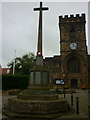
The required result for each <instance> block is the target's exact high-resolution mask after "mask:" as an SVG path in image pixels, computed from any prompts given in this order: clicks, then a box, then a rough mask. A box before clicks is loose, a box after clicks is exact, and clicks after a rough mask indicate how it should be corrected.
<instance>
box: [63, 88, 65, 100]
mask: <svg viewBox="0 0 90 120" xmlns="http://www.w3.org/2000/svg"><path fill="white" fill-rule="evenodd" d="M63 95H64V98H65V97H66V94H65V88H63Z"/></svg>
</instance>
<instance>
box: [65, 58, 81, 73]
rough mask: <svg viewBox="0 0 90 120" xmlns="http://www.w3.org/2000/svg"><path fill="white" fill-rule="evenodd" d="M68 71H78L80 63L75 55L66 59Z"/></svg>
mask: <svg viewBox="0 0 90 120" xmlns="http://www.w3.org/2000/svg"><path fill="white" fill-rule="evenodd" d="M67 68H68V69H67V70H68V72H70V73H78V72H80V63H79V60H78V59H77V58H76V57H73V58H71V59H70V60H69V61H68V67H67Z"/></svg>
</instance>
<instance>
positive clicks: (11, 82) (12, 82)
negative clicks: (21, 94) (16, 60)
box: [2, 75, 29, 90]
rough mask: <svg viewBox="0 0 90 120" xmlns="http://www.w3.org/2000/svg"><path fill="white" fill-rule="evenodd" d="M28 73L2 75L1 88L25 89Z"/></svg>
mask: <svg viewBox="0 0 90 120" xmlns="http://www.w3.org/2000/svg"><path fill="white" fill-rule="evenodd" d="M28 83H29V75H2V89H3V90H8V89H26V88H27V87H28Z"/></svg>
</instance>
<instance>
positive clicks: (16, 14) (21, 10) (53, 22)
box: [0, 2, 90, 67]
mask: <svg viewBox="0 0 90 120" xmlns="http://www.w3.org/2000/svg"><path fill="white" fill-rule="evenodd" d="M38 6H39V2H3V3H2V66H3V67H6V66H7V64H8V63H9V62H10V61H12V60H13V58H14V51H15V50H16V56H17V57H19V56H20V57H21V56H22V55H24V54H26V53H29V52H33V53H34V54H36V50H37V38H38V12H35V11H33V8H35V7H38ZM43 6H47V7H49V10H48V11H46V12H43V55H44V57H47V56H54V55H60V31H59V26H58V22H59V18H58V17H59V16H60V15H63V16H64V15H70V14H81V13H86V29H87V28H88V27H87V23H88V2H44V3H43ZM87 32H88V31H87ZM86 34H87V33H86ZM87 40H88V37H87ZM87 44H88V42H87ZM89 53H90V51H89ZM0 54H1V52H0ZM0 62H1V59H0Z"/></svg>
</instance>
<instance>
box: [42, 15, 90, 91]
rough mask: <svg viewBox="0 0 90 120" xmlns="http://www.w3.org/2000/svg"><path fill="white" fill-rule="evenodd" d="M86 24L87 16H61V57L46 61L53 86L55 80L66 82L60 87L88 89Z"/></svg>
mask: <svg viewBox="0 0 90 120" xmlns="http://www.w3.org/2000/svg"><path fill="white" fill-rule="evenodd" d="M85 23H86V21H85V14H82V15H79V14H76V15H75V16H74V15H70V17H69V16H68V15H65V16H64V17H62V16H59V30H60V55H59V56H54V57H48V58H45V60H44V64H45V65H46V66H47V67H48V69H49V72H50V82H51V83H52V84H53V85H56V84H55V83H54V81H55V80H64V85H63V86H62V85H59V86H58V87H65V88H73V89H74V88H88V76H90V75H89V74H90V62H89V61H90V55H88V53H87V46H86V30H85ZM88 66H89V67H88ZM89 78H90V77H89ZM56 87H57V86H56Z"/></svg>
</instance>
